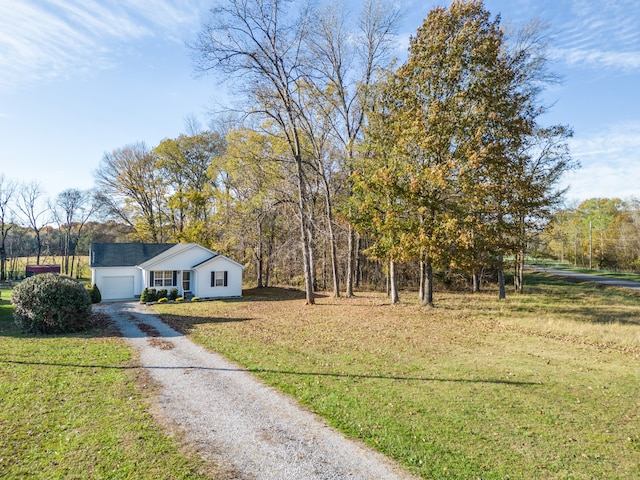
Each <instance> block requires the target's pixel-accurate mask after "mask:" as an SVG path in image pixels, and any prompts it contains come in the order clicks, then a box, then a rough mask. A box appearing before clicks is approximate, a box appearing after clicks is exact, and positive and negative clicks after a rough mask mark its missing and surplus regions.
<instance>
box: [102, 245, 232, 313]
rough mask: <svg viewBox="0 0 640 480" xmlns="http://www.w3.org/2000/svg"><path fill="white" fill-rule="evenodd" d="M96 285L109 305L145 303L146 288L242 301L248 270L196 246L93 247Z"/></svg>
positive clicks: (222, 256)
mask: <svg viewBox="0 0 640 480" xmlns="http://www.w3.org/2000/svg"><path fill="white" fill-rule="evenodd" d="M89 256H90V259H91V260H90V266H91V283H92V284H94V285H96V286H97V287H98V288H99V289H100V293H101V295H102V299H103V300H105V301H114V300H115V301H125V300H129V301H131V300H135V299H137V298H140V296H141V294H142V292H143V291H144V289H145V288H155V289H166V290H168V291H170V290H172V289H176V290H177V291H178V295H180V296H187V295H189V296H196V297H202V298H224V297H241V296H242V270H243V268H244V267H243V266H242V265H240V264H239V263H237V262H234V261H233V260H231V259H230V258H227V257H225V256H224V255H220V254H218V253H215V252H213V251H211V250H209V249H208V248H205V247H203V246H202V245H198V244H197V243H179V244H169V243H161V244H155V243H92V244H91V248H90V250H89Z"/></svg>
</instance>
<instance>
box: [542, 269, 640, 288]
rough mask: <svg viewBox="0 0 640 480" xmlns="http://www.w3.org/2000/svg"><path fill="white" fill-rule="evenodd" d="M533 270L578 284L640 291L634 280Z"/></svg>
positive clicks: (554, 270)
mask: <svg viewBox="0 0 640 480" xmlns="http://www.w3.org/2000/svg"><path fill="white" fill-rule="evenodd" d="M531 268H532V269H534V270H536V271H538V272H542V273H548V274H550V275H556V276H558V277H565V278H570V279H572V280H576V281H578V282H591V283H598V284H600V285H606V286H608V287H619V288H630V289H632V290H640V282H635V281H633V280H623V279H621V278H613V277H603V276H600V275H592V274H590V273H581V272H572V271H570V270H558V269H553V268H544V267H537V266H536V267H531Z"/></svg>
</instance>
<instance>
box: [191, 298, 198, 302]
mask: <svg viewBox="0 0 640 480" xmlns="http://www.w3.org/2000/svg"><path fill="white" fill-rule="evenodd" d="M191 301H192V302H199V301H200V297H193V298H192V299H191Z"/></svg>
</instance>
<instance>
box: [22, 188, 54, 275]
mask: <svg viewBox="0 0 640 480" xmlns="http://www.w3.org/2000/svg"><path fill="white" fill-rule="evenodd" d="M44 193H45V192H44V189H43V188H42V185H41V184H40V183H38V182H35V181H34V182H29V183H23V184H22V185H21V186H20V188H19V190H18V199H17V202H16V207H17V208H18V210H19V211H20V213H21V214H22V216H23V220H24V221H25V223H26V224H27V225H28V226H29V227H30V228H31V230H33V233H34V234H35V238H36V265H40V256H41V254H42V236H41V232H42V229H43V228H44V227H45V226H46V225H48V224H49V221H50V219H49V217H48V214H49V212H50V209H49V206H48V205H47V204H46V202H44V201H43V198H42V196H43V195H44Z"/></svg>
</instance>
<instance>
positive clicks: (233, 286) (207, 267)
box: [196, 257, 242, 298]
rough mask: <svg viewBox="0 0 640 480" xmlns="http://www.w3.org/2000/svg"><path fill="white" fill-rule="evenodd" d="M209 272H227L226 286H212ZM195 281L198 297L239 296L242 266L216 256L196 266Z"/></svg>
mask: <svg viewBox="0 0 640 480" xmlns="http://www.w3.org/2000/svg"><path fill="white" fill-rule="evenodd" d="M211 272H227V286H226V287H212V286H211ZM196 282H197V287H196V288H197V295H198V296H199V297H203V298H207V297H210V298H219V297H241V296H242V267H241V266H239V265H238V264H237V263H235V262H232V261H231V260H229V259H227V258H226V257H216V258H214V259H213V260H211V261H209V262H206V263H204V264H202V265H199V266H198V267H197V275H196Z"/></svg>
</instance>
